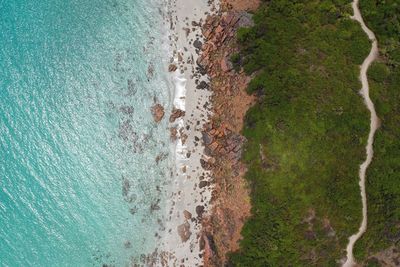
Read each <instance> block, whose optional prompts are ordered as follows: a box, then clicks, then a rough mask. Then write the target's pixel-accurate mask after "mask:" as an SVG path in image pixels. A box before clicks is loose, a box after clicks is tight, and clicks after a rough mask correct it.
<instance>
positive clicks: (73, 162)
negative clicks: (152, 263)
mask: <svg viewBox="0 0 400 267" xmlns="http://www.w3.org/2000/svg"><path fill="white" fill-rule="evenodd" d="M161 2H162V1H156V0H151V1H139V0H108V1H103V0H40V1H37V0H35V1H33V0H30V1H28V0H14V1H7V0H0V266H99V265H101V264H114V265H116V266H125V265H126V264H128V263H129V262H131V261H132V259H131V258H133V259H137V258H138V257H139V256H140V255H141V254H146V253H150V252H152V251H153V250H154V248H155V247H156V242H157V240H158V238H157V237H156V236H155V232H157V231H159V230H160V228H162V226H161V225H160V220H161V221H163V216H162V215H163V214H165V210H163V209H164V206H165V205H164V202H165V196H166V190H167V187H168V183H169V181H168V178H167V177H169V176H170V175H169V174H170V170H169V166H172V165H173V164H172V161H173V159H171V156H170V146H169V136H168V132H167V131H166V130H165V129H166V127H167V122H166V120H164V121H163V122H161V124H159V125H156V124H155V123H154V121H153V119H152V117H151V114H150V107H151V106H152V105H153V103H154V98H157V100H158V101H159V102H161V103H162V104H163V105H164V106H165V109H166V110H170V106H171V104H170V103H171V102H172V101H171V95H170V89H169V88H170V86H169V82H168V77H167V74H166V73H165V70H164V67H165V66H166V64H167V63H166V60H167V59H166V55H167V52H166V48H165V43H163V42H165V41H166V39H165V37H164V35H165V30H164V29H163V23H162V21H163V20H162V15H161V12H160V9H162V8H163V7H162V5H161V4H162V3H161ZM161 153H163V154H161ZM157 155H162V156H161V158H162V160H160V161H159V162H158V164H157V163H156V161H155V158H156V156H157Z"/></svg>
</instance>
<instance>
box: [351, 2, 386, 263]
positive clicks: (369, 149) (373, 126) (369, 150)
mask: <svg viewBox="0 0 400 267" xmlns="http://www.w3.org/2000/svg"><path fill="white" fill-rule="evenodd" d="M358 2H359V0H354V1H353V3H352V7H353V11H354V15H353V16H352V17H351V18H352V19H354V20H356V21H358V22H359V23H360V24H361V28H362V29H363V31H364V32H365V33H366V34H367V35H368V38H369V39H370V40H371V41H372V47H371V51H370V52H369V55H368V56H367V58H366V59H365V60H364V62H363V63H362V65H361V70H360V80H361V84H362V88H361V91H360V93H361V95H362V96H363V98H364V102H365V105H366V106H367V108H368V110H369V111H370V113H371V122H370V132H369V135H368V142H367V146H366V148H365V149H366V155H367V158H366V159H365V161H364V162H363V163H362V164H361V165H360V171H359V176H360V181H359V185H360V190H361V200H362V222H361V225H360V228H359V230H358V232H357V233H356V234H354V235H352V236H350V238H349V243H348V245H347V248H346V252H347V259H346V262H345V263H344V264H343V267H353V266H355V264H356V263H355V259H354V255H353V247H354V244H355V243H356V241H357V240H358V239H359V238H360V237H361V236H362V235H363V234H364V233H365V231H366V230H367V195H366V190H365V174H366V171H367V168H368V166H369V165H370V163H371V161H372V158H373V154H374V150H373V144H374V136H375V132H376V130H377V129H378V127H379V118H378V116H377V115H376V111H375V106H374V103H373V102H372V101H371V98H370V97H369V84H368V77H367V71H368V68H369V67H370V65H371V64H372V62H374V60H375V59H376V58H377V56H378V41H377V40H376V37H375V34H374V33H373V32H372V31H371V30H370V29H369V28H368V27H367V26H366V25H365V22H364V20H363V17H362V16H361V12H360V8H359V4H358Z"/></svg>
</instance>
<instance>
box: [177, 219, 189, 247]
mask: <svg viewBox="0 0 400 267" xmlns="http://www.w3.org/2000/svg"><path fill="white" fill-rule="evenodd" d="M178 234H179V236H180V237H181V240H182V242H186V241H188V240H189V238H190V236H191V235H192V232H190V224H189V223H188V222H185V223H183V224H181V225H179V226H178Z"/></svg>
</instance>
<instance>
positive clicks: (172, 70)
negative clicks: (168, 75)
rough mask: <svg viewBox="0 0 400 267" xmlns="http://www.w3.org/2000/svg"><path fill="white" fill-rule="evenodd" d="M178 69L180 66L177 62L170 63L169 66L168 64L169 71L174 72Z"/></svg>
mask: <svg viewBox="0 0 400 267" xmlns="http://www.w3.org/2000/svg"><path fill="white" fill-rule="evenodd" d="M177 69H178V67H177V66H176V65H175V64H170V65H169V66H168V71H169V72H174V71H176V70H177Z"/></svg>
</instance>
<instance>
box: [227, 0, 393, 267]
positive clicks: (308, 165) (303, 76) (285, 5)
mask: <svg viewBox="0 0 400 267" xmlns="http://www.w3.org/2000/svg"><path fill="white" fill-rule="evenodd" d="M351 13H352V9H351V5H350V1H346V0H326V1H321V0H303V1H300V0H292V1H287V0H271V1H263V3H262V5H261V7H260V8H259V10H258V11H257V12H256V14H255V15H254V21H255V26H254V27H252V28H249V29H241V30H240V31H239V32H238V41H239V43H240V47H241V51H240V53H239V54H237V55H235V56H234V57H233V58H232V61H234V64H235V65H236V69H238V68H240V67H243V68H244V70H245V71H246V72H247V73H248V74H254V75H255V77H254V79H253V80H252V82H251V84H250V85H249V88H248V91H249V93H256V94H257V95H258V96H259V101H258V103H257V104H256V105H255V106H254V107H253V108H251V109H250V110H249V111H248V113H247V116H246V123H245V127H244V130H243V134H244V135H245V136H246V138H247V139H248V143H247V147H246V152H245V155H244V160H245V162H246V163H247V166H248V173H247V178H248V179H249V181H250V184H251V189H252V193H251V197H252V217H251V218H250V219H249V220H248V222H247V223H246V225H245V227H244V229H243V231H242V234H243V240H242V242H241V244H240V251H239V252H237V253H234V254H232V255H231V256H230V264H231V265H233V266H246V267H247V266H337V265H338V260H340V259H342V258H344V257H345V251H344V249H345V246H346V243H347V238H348V237H349V236H350V235H351V234H353V233H355V232H356V231H357V230H358V227H359V224H360V222H361V199H360V191H359V186H358V170H359V164H360V163H361V162H362V161H363V160H364V158H365V149H364V147H365V144H366V138H367V135H368V132H369V112H368V111H367V109H366V107H365V106H364V104H363V102H362V98H361V96H360V95H359V94H358V91H359V89H360V88H361V83H360V82H359V80H358V76H359V65H360V64H361V63H362V61H363V60H364V58H365V57H366V56H367V54H368V52H369V50H370V43H369V41H368V38H367V36H366V35H365V34H364V32H362V30H361V27H360V25H359V24H358V23H357V22H355V21H353V20H351V19H350V15H351ZM385 70H386V69H385Z"/></svg>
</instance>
